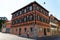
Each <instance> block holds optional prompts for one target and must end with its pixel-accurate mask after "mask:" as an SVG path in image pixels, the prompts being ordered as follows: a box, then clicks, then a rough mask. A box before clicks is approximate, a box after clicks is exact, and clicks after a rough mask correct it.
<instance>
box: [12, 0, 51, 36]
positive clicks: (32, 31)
mask: <svg viewBox="0 0 60 40" xmlns="http://www.w3.org/2000/svg"><path fill="white" fill-rule="evenodd" d="M11 28H12V32H11V33H12V34H16V35H19V36H25V37H42V36H49V35H51V32H50V21H49V11H48V10H46V9H45V8H44V7H42V6H41V5H40V4H38V3H37V2H35V1H34V2H32V3H30V4H28V5H26V6H25V7H23V8H21V9H19V10H17V11H15V12H13V13H12V26H11Z"/></svg>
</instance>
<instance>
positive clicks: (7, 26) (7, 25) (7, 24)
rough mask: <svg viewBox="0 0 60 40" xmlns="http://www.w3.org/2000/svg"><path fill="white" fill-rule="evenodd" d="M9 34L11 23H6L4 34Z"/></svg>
mask: <svg viewBox="0 0 60 40" xmlns="http://www.w3.org/2000/svg"><path fill="white" fill-rule="evenodd" d="M10 32H11V21H6V33H10Z"/></svg>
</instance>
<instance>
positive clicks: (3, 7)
mask: <svg viewBox="0 0 60 40" xmlns="http://www.w3.org/2000/svg"><path fill="white" fill-rule="evenodd" d="M33 1H37V2H38V3H39V4H40V5H42V6H43V7H44V8H46V9H47V10H48V11H49V12H50V13H49V14H53V15H54V16H55V17H57V18H58V19H60V0H0V17H7V18H8V19H9V20H11V13H13V12H14V11H16V10H18V9H20V8H22V7H24V6H25V5H27V4H29V3H30V2H33ZM44 2H46V4H44Z"/></svg>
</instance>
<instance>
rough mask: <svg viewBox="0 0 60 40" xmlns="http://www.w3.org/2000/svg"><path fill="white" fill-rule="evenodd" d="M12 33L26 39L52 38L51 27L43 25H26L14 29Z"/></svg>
mask: <svg viewBox="0 0 60 40" xmlns="http://www.w3.org/2000/svg"><path fill="white" fill-rule="evenodd" d="M11 33H12V34H15V35H20V36H25V37H28V36H29V37H43V36H50V35H51V33H50V27H46V26H41V25H26V26H16V27H12V29H11Z"/></svg>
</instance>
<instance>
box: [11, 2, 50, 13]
mask: <svg viewBox="0 0 60 40" xmlns="http://www.w3.org/2000/svg"><path fill="white" fill-rule="evenodd" d="M34 3H35V4H37V5H39V6H40V7H42V8H43V9H44V10H46V11H47V12H49V11H48V10H47V9H45V8H44V7H43V6H41V5H40V4H39V3H37V2H36V1H34V2H31V3H29V4H28V5H26V6H24V7H22V8H20V9H18V10H17V11H15V12H13V13H12V14H14V13H16V12H18V11H20V10H22V9H24V8H26V7H28V6H29V5H32V4H34Z"/></svg>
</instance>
